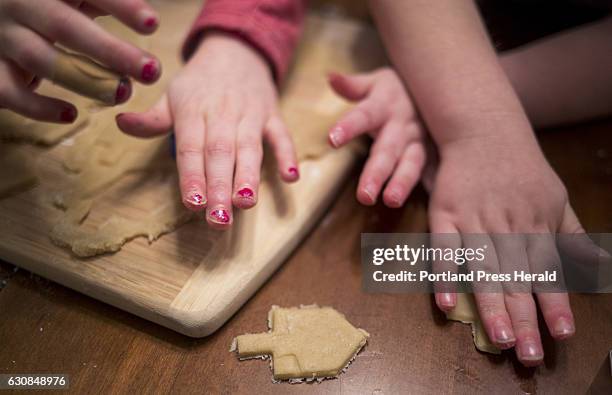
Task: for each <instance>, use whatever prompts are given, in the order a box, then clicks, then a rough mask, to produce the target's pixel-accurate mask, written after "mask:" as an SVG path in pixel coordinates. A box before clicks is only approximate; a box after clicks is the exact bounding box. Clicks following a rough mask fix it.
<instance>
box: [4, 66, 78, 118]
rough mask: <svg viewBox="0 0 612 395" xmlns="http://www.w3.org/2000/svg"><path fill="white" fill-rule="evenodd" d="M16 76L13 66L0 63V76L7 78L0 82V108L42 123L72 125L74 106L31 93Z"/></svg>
mask: <svg viewBox="0 0 612 395" xmlns="http://www.w3.org/2000/svg"><path fill="white" fill-rule="evenodd" d="M16 74H18V72H17V71H16V67H15V66H14V65H12V64H10V63H7V62H0V75H4V76H9V78H6V79H5V80H4V81H0V107H2V108H7V109H9V110H11V111H14V112H16V113H18V114H21V115H23V116H25V117H27V118H31V119H35V120H38V121H43V122H55V123H72V122H74V121H75V120H76V118H77V114H78V113H77V109H76V107H75V106H73V105H72V104H70V103H68V102H65V101H63V100H59V99H55V98H51V97H47V96H42V95H39V94H37V93H35V92H33V91H31V90H30V89H29V88H28V87H26V86H24V85H20V84H19V82H18V81H19V80H18V79H17V78H18V77H17V75H16Z"/></svg>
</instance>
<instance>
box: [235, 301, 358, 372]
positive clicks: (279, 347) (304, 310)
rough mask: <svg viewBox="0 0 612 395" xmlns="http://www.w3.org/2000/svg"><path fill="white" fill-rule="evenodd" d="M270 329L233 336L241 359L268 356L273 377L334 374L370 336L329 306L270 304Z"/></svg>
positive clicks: (353, 355) (345, 364) (348, 361)
mask: <svg viewBox="0 0 612 395" xmlns="http://www.w3.org/2000/svg"><path fill="white" fill-rule="evenodd" d="M268 325H269V327H270V332H268V333H258V334H247V335H242V336H238V337H236V339H235V348H236V350H237V352H238V356H239V357H240V358H253V357H259V356H271V357H272V367H273V372H274V378H275V379H276V380H288V379H317V378H329V377H336V376H338V374H340V372H342V370H343V369H344V368H346V367H347V366H348V364H349V363H350V362H351V360H352V359H353V358H354V357H355V355H357V353H358V352H359V350H360V349H361V348H362V347H363V346H364V345H365V344H366V341H367V339H368V337H369V335H368V333H367V332H366V331H364V330H363V329H357V328H355V327H354V326H353V325H351V323H350V322H348V321H347V320H346V318H345V317H344V315H342V314H340V313H339V312H337V311H336V310H334V309H333V308H331V307H318V306H316V305H314V306H304V307H300V308H297V307H292V308H280V307H277V306H273V307H272V310H270V312H269V314H268Z"/></svg>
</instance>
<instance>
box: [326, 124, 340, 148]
mask: <svg viewBox="0 0 612 395" xmlns="http://www.w3.org/2000/svg"><path fill="white" fill-rule="evenodd" d="M342 133H343V131H342V128H341V127H340V126H336V127H335V128H333V129H332V130H331V131H330V132H329V142H330V143H331V145H332V147H334V148H338V147H340V139H341V137H342Z"/></svg>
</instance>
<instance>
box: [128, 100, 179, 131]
mask: <svg viewBox="0 0 612 395" xmlns="http://www.w3.org/2000/svg"><path fill="white" fill-rule="evenodd" d="M116 121H117V126H119V129H121V130H122V131H123V132H124V133H126V134H129V135H132V136H135V137H155V136H159V135H162V134H166V133H168V132H170V129H171V128H172V116H171V114H170V106H169V104H168V97H167V96H166V95H164V96H162V98H161V99H160V100H159V101H158V102H157V103H156V104H155V105H154V106H153V107H151V108H150V109H148V110H147V111H145V112H142V113H135V112H126V113H121V114H119V115H117V117H116Z"/></svg>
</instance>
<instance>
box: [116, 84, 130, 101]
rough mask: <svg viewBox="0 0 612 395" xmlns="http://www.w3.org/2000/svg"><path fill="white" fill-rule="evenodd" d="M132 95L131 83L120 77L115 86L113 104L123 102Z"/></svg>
mask: <svg viewBox="0 0 612 395" xmlns="http://www.w3.org/2000/svg"><path fill="white" fill-rule="evenodd" d="M130 96H132V83H131V82H130V80H129V79H127V78H122V79H121V81H119V85H118V86H117V93H116V94H115V104H121V103H125V102H126V101H127V100H128V99H129V98H130Z"/></svg>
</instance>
